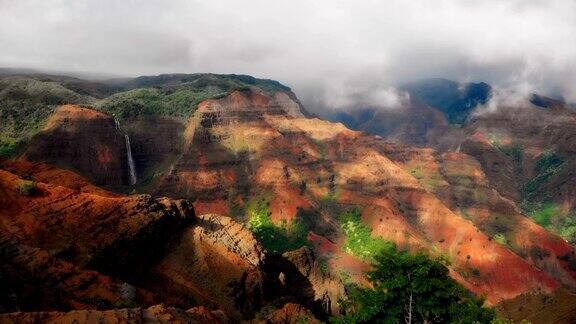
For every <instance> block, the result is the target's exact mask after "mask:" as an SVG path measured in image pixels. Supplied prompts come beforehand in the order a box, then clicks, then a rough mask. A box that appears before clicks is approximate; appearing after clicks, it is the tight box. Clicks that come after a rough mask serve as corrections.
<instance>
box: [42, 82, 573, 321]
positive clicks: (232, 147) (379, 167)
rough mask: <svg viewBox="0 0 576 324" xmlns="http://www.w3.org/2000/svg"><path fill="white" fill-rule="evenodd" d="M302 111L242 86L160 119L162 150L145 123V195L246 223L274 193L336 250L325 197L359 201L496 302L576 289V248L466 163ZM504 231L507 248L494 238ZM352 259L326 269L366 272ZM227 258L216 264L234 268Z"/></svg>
mask: <svg viewBox="0 0 576 324" xmlns="http://www.w3.org/2000/svg"><path fill="white" fill-rule="evenodd" d="M298 107H299V105H298V103H297V102H296V101H294V100H292V99H291V97H290V96H288V95H286V94H285V93H282V92H279V93H276V94H274V95H268V94H265V93H263V92H261V91H259V90H254V89H253V90H249V91H235V92H233V93H231V94H230V95H229V96H227V97H224V98H221V99H213V100H207V101H204V102H202V103H201V104H200V105H199V106H198V109H197V111H196V112H195V113H194V114H193V115H192V116H191V117H190V118H189V119H188V120H187V121H181V120H178V121H174V120H171V121H167V120H166V119H162V120H161V122H160V123H159V124H158V125H157V129H156V130H155V131H156V132H157V133H158V134H164V135H162V136H167V135H166V134H171V135H170V136H172V137H173V138H174V140H172V141H169V143H167V144H166V145H165V147H164V150H161V149H160V145H159V144H158V143H157V142H155V141H143V140H141V139H139V138H138V134H139V133H142V132H144V130H143V129H137V128H138V127H137V125H139V124H142V123H150V121H149V120H148V121H139V120H132V121H130V122H129V126H127V128H128V129H131V132H132V133H131V134H133V135H131V140H132V142H134V143H140V144H137V145H135V147H134V148H133V150H134V155H135V156H136V157H137V158H136V159H137V160H138V156H139V155H140V156H156V157H155V158H152V160H154V161H157V162H155V164H154V165H153V167H152V166H150V167H149V169H146V170H144V171H143V172H144V173H148V174H150V175H151V178H150V180H149V181H148V182H147V184H146V185H145V186H141V187H140V188H139V190H142V191H144V192H149V193H152V194H154V195H164V196H169V197H173V198H187V199H190V200H192V201H193V203H194V206H195V208H196V211H197V212H198V213H199V214H206V213H224V214H227V215H230V216H232V217H233V218H235V219H237V220H240V221H245V220H246V219H245V215H242V214H236V213H235V212H234V208H233V207H237V206H240V207H242V206H245V205H246V204H247V203H248V202H249V201H250V200H251V199H253V198H254V197H261V196H267V197H270V210H271V216H272V219H273V220H274V221H276V222H280V221H281V220H283V219H285V220H288V221H290V220H293V219H294V218H295V217H304V218H305V221H306V222H307V223H308V224H310V225H311V228H312V231H313V233H312V234H311V236H310V238H311V239H312V240H313V241H314V242H316V243H318V244H317V246H319V247H327V246H330V247H331V249H332V247H334V249H332V250H334V251H336V250H339V249H340V246H339V245H340V244H341V243H342V241H343V237H342V233H341V231H340V228H339V224H338V222H337V215H334V213H333V212H332V211H331V210H329V209H327V208H324V206H325V204H324V202H325V201H326V200H327V199H329V200H332V201H334V202H335V203H337V204H339V205H340V206H343V207H350V206H357V207H359V208H360V209H361V210H362V218H363V221H364V222H366V223H367V224H370V225H371V226H372V229H373V235H379V236H382V237H383V238H385V239H387V240H390V241H393V242H395V243H396V244H397V245H398V246H399V247H400V248H406V249H411V250H419V249H420V250H425V251H429V252H430V253H431V254H441V255H444V256H446V257H447V258H448V259H449V260H450V261H451V263H452V265H451V267H450V268H451V275H452V276H453V277H454V278H455V279H456V280H458V281H460V282H461V283H463V284H464V285H465V286H466V287H467V288H468V289H470V290H471V291H473V292H475V293H477V294H479V295H485V296H486V297H487V299H488V301H489V302H490V303H493V304H494V303H497V302H499V301H501V300H504V299H509V298H513V297H515V296H517V295H520V294H523V293H527V292H531V291H542V292H550V291H553V290H555V289H556V288H558V287H559V286H560V285H567V286H569V287H575V286H576V273H575V270H574V269H575V259H574V250H573V248H572V247H571V246H570V245H569V244H567V243H566V242H565V241H563V240H561V239H560V238H559V237H557V236H555V235H552V234H550V233H549V232H547V231H545V230H544V229H542V228H541V227H539V226H538V225H536V224H534V223H533V222H531V221H530V220H529V219H527V218H526V217H525V216H523V215H522V214H521V213H520V212H519V211H518V209H517V208H516V207H515V205H514V203H513V202H511V201H509V200H507V199H506V198H503V197H502V196H500V194H499V193H498V192H497V191H495V190H494V189H493V188H492V187H490V184H489V182H488V181H486V175H485V174H484V172H483V170H482V168H481V167H480V165H479V164H478V162H476V160H474V159H473V158H471V157H470V156H468V155H465V154H460V153H455V154H444V155H439V154H437V153H436V152H435V151H434V150H431V149H413V148H409V147H404V146H400V145H393V144H389V143H386V142H385V141H383V140H381V139H379V138H376V137H372V136H368V135H365V134H363V133H360V132H354V131H351V130H349V129H347V128H345V127H344V126H342V125H341V124H335V123H330V122H326V121H322V120H319V119H312V118H305V117H304V116H303V114H302V112H301V111H299V110H298V109H297V108H298ZM159 120H160V119H159ZM174 123H176V124H177V125H179V126H178V127H172V126H174ZM39 136H42V134H40V135H39ZM139 150H140V152H139ZM68 158H71V157H68ZM137 167H138V166H137ZM141 167H142V166H141ZM144 168H145V167H144ZM85 174H89V173H88V172H86V173H85ZM496 234H502V235H504V236H505V237H506V239H507V243H506V244H501V243H499V242H497V241H496V240H494V237H495V235H496ZM187 235H189V236H194V235H195V234H194V232H193V231H191V232H189V233H188V234H187ZM185 242H186V241H183V242H182V244H185ZM328 250H330V249H327V248H319V249H318V251H319V252H320V253H322V251H328ZM174 253H177V252H174ZM178 258H181V257H178ZM351 259H352V260H349V259H348V258H342V259H340V260H346V261H345V262H342V263H339V261H338V260H333V261H331V262H330V264H331V266H333V267H335V268H338V267H341V268H343V269H351V268H354V269H365V268H366V264H363V263H362V262H361V261H359V260H357V259H356V260H355V258H351ZM226 262H228V263H225V264H222V265H218V267H226V266H227V265H226V264H235V262H238V261H234V260H229V261H226ZM172 263H173V261H171V259H170V258H167V259H165V260H164V261H163V263H162V264H163V266H159V267H158V268H156V269H158V271H170V273H171V274H172V275H171V276H168V277H173V278H184V279H182V280H184V281H183V282H186V281H188V280H190V279H189V278H194V276H195V275H193V274H190V273H188V271H184V270H185V269H180V268H178V267H177V266H174V265H172ZM248 273H252V272H251V271H248ZM176 274H177V275H176ZM160 277H161V275H160ZM249 278H250V280H256V282H258V281H259V280H260V279H258V276H257V275H254V276H252V275H250V276H249ZM178 286H179V287H183V286H185V285H184V284H183V283H178ZM251 286H252V287H254V286H253V285H251ZM190 287H193V288H191V289H192V290H195V291H201V290H202V289H204V288H198V287H197V286H194V285H190ZM256 287H257V285H256ZM258 289H259V288H258ZM258 289H256V290H258ZM205 300H207V302H208V300H210V298H208V297H205ZM211 302H212V303H214V304H219V305H224V306H221V307H224V308H225V309H228V310H230V309H233V308H234V307H236V306H231V305H230V304H228V305H225V303H222V302H218V301H217V300H212V301H211ZM246 307H248V308H250V307H254V306H246ZM232 313H233V312H232Z"/></svg>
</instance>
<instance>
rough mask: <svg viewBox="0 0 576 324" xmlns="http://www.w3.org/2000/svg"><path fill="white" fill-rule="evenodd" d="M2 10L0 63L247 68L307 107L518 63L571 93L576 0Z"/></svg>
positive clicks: (510, 74) (575, 93) (80, 5)
mask: <svg viewBox="0 0 576 324" xmlns="http://www.w3.org/2000/svg"><path fill="white" fill-rule="evenodd" d="M0 21H1V22H2V23H1V26H2V27H1V28H0V48H1V50H0V66H14V67H32V68H45V69H52V70H68V71H70V70H78V71H85V72H98V73H102V72H105V73H114V74H128V75H142V74H156V73H166V72H215V73H246V74H251V75H255V76H258V77H267V78H273V79H277V80H279V81H281V82H283V83H286V84H288V85H290V86H292V87H293V88H294V90H295V91H296V92H297V94H298V95H299V96H300V97H301V98H302V100H303V102H304V104H305V105H307V106H309V107H310V108H315V107H325V106H331V105H344V106H346V105H351V106H354V105H356V104H358V102H357V100H360V99H362V100H367V101H370V98H372V99H374V98H379V96H380V97H381V98H382V100H384V101H386V100H389V97H388V95H386V93H387V92H386V91H388V90H386V89H390V86H392V85H394V84H398V83H402V82H406V81H409V80H414V79H418V78H426V77H446V78H451V79H455V80H459V81H487V82H489V83H492V84H494V85H496V86H502V87H509V86H510V85H511V84H514V83H515V82H518V76H519V75H520V76H522V75H523V73H524V74H525V75H524V76H523V77H522V78H523V80H522V82H524V81H525V82H526V83H527V84H529V85H530V86H531V87H533V89H536V90H539V91H540V92H544V93H553V94H559V95H564V96H566V97H567V98H568V99H570V100H575V101H576V87H574V86H573V85H574V84H576V1H572V0H550V1H545V0H542V1H538V0H527V1H520V0H513V1H497V0H438V1H430V0H411V1H405V0H387V1H368V0H366V1H358V0H356V1H352V0H347V1H345V0H317V1H310V0H290V1H288V0H277V1H274V2H270V1H267V0H252V1H237V0H228V1H224V0H213V1H187V0H171V1H150V0H148V1H144V0H130V1H115V0H101V1H97V0H93V1H87V0H75V1H71V0H58V1H56V0H54V1H52V0H19V1H8V0H0ZM526 71H528V72H526ZM379 93H380V95H379ZM359 95H360V96H362V95H366V96H368V97H370V98H359V97H358V96H359Z"/></svg>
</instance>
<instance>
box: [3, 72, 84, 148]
mask: <svg viewBox="0 0 576 324" xmlns="http://www.w3.org/2000/svg"><path fill="white" fill-rule="evenodd" d="M92 100H93V98H90V97H87V96H82V95H79V94H77V93H75V92H74V91H72V90H69V89H67V88H65V87H63V86H62V85H60V84H58V83H56V82H49V81H40V80H35V79H31V78H24V77H8V78H3V79H0V157H11V156H13V155H14V154H15V153H16V152H17V150H18V148H19V147H20V145H21V144H22V142H24V141H26V140H27V139H28V138H30V137H31V136H32V135H34V134H35V133H36V132H38V131H39V130H40V129H41V128H42V127H43V126H44V124H45V122H46V120H47V119H48V117H49V116H50V114H52V112H53V111H54V109H55V108H56V107H57V106H58V105H61V104H66V103H90V102H91V101H92Z"/></svg>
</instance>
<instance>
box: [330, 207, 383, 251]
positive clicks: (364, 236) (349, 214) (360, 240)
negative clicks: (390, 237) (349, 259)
mask: <svg viewBox="0 0 576 324" xmlns="http://www.w3.org/2000/svg"><path fill="white" fill-rule="evenodd" d="M338 218H339V219H338V220H339V221H340V226H341V228H342V230H343V232H344V235H346V242H345V243H344V246H343V249H344V251H346V252H347V253H350V254H352V255H354V256H357V257H359V258H361V259H364V260H373V259H374V257H375V256H376V255H377V254H378V253H380V252H382V251H383V250H390V249H392V248H393V247H394V245H393V244H392V243H390V242H388V241H386V240H384V239H383V238H381V237H373V236H372V229H371V228H370V227H369V226H367V225H365V224H364V223H363V222H362V219H361V217H360V210H359V209H358V208H352V209H349V210H346V211H344V212H342V213H340V215H339V217H338Z"/></svg>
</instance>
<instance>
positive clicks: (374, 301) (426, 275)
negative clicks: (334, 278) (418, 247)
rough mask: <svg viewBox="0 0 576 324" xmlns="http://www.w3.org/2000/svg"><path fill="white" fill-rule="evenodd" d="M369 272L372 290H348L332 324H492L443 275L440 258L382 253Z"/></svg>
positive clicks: (488, 314)
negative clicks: (341, 312) (341, 311)
mask: <svg viewBox="0 0 576 324" xmlns="http://www.w3.org/2000/svg"><path fill="white" fill-rule="evenodd" d="M374 259H375V262H374V268H373V270H372V271H370V272H369V273H368V275H367V276H368V280H369V281H370V283H371V284H372V285H373V287H372V288H353V289H352V290H351V291H350V294H349V298H348V300H344V301H341V305H342V310H343V312H344V314H343V316H341V317H337V318H333V322H335V323H491V322H493V321H494V319H495V311H494V310H493V309H490V308H485V307H483V304H484V300H483V299H481V298H477V297H474V296H472V295H471V293H470V292H468V291H467V290H466V289H465V288H464V287H462V286H461V285H460V284H458V283H457V282H456V281H454V279H452V278H450V276H449V275H448V268H447V267H446V265H445V261H443V260H442V259H430V258H429V257H428V256H426V255H424V254H422V253H418V254H409V253H406V252H398V251H396V249H385V250H383V251H382V253H380V254H378V255H377V256H375V258H374Z"/></svg>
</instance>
